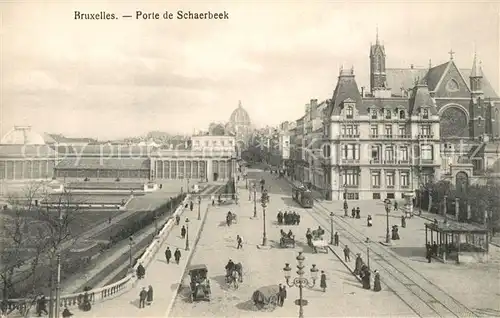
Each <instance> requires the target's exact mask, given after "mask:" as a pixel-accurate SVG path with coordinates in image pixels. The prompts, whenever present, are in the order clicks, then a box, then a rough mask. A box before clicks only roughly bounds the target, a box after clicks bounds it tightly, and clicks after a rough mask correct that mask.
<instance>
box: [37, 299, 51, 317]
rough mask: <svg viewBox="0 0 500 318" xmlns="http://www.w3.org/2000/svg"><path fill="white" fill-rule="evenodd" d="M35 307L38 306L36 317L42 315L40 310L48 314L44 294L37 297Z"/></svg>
mask: <svg viewBox="0 0 500 318" xmlns="http://www.w3.org/2000/svg"><path fill="white" fill-rule="evenodd" d="M37 307H38V308H37V313H38V317H41V316H42V312H43V313H44V314H46V315H48V314H49V312H48V311H47V299H46V298H45V296H43V295H42V297H40V299H38V301H37Z"/></svg>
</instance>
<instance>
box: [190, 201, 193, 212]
mask: <svg viewBox="0 0 500 318" xmlns="http://www.w3.org/2000/svg"><path fill="white" fill-rule="evenodd" d="M193 208H194V204H193V201H190V202H189V210H191V211H193Z"/></svg>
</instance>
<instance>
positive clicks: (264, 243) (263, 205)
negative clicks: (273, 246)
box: [262, 195, 267, 246]
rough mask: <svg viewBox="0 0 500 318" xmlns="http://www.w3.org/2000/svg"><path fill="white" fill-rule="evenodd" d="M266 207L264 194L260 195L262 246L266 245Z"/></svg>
mask: <svg viewBox="0 0 500 318" xmlns="http://www.w3.org/2000/svg"><path fill="white" fill-rule="evenodd" d="M266 207H267V199H266V196H265V195H264V196H262V220H263V221H262V223H263V225H264V231H263V233H262V246H266V244H267V236H266Z"/></svg>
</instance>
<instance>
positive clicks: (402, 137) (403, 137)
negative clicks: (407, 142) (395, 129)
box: [397, 135, 411, 139]
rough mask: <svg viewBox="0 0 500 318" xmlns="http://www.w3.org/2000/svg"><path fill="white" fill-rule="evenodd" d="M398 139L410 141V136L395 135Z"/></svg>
mask: <svg viewBox="0 0 500 318" xmlns="http://www.w3.org/2000/svg"><path fill="white" fill-rule="evenodd" d="M397 138H398V139H411V136H410V135H397Z"/></svg>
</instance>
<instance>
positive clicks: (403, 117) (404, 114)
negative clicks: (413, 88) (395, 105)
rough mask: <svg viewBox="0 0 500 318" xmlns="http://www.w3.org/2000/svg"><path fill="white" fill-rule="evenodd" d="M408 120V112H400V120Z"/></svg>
mask: <svg viewBox="0 0 500 318" xmlns="http://www.w3.org/2000/svg"><path fill="white" fill-rule="evenodd" d="M405 118H406V112H405V111H404V110H402V109H401V110H400V111H399V119H405Z"/></svg>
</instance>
